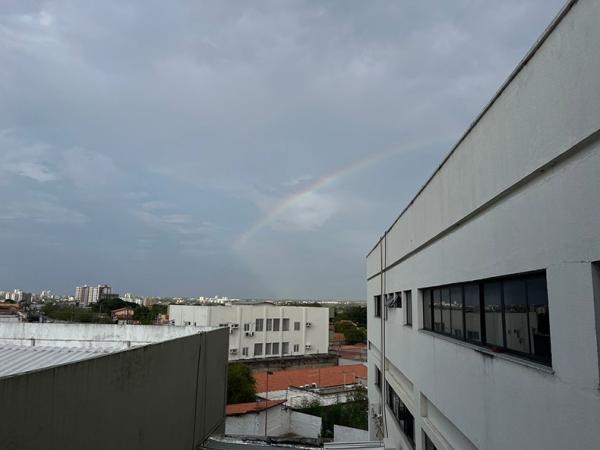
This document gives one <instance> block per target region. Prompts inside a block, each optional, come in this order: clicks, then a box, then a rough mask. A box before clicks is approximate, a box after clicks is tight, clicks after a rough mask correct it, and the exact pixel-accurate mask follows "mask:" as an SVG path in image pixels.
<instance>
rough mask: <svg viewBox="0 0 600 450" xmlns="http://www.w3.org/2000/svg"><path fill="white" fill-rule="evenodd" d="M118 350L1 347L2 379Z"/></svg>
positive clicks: (0, 364) (0, 367) (0, 368)
mask: <svg viewBox="0 0 600 450" xmlns="http://www.w3.org/2000/svg"><path fill="white" fill-rule="evenodd" d="M116 350H118V349H106V348H103V349H100V348H91V349H90V348H85V349H84V348H67V347H25V346H21V345H0V377H5V376H7V375H14V374H17V373H22V372H28V371H30V370H36V369H42V368H44V367H51V366H58V365H62V364H67V363H71V362H74V361H80V360H82V359H88V358H93V357H95V356H100V355H102V354H105V353H111V352H113V351H116Z"/></svg>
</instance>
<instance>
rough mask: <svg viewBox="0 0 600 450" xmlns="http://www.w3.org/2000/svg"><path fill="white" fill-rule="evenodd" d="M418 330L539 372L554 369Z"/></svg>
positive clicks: (552, 371)
mask: <svg viewBox="0 0 600 450" xmlns="http://www.w3.org/2000/svg"><path fill="white" fill-rule="evenodd" d="M419 332H421V333H423V334H426V335H428V336H432V337H434V338H437V339H442V340H444V341H447V342H451V343H453V344H456V345H460V346H461V347H466V348H470V349H471V350H474V351H476V352H478V353H481V354H482V355H485V356H487V357H490V358H498V359H501V360H504V361H510V362H513V363H515V364H520V365H522V366H525V367H529V368H530V369H535V370H537V371H539V372H543V373H546V374H548V375H554V369H552V367H550V366H545V365H544V364H540V363H537V362H535V361H530V360H528V359H524V358H519V357H518V356H514V355H512V354H510V353H500V352H495V351H493V350H491V349H489V348H486V347H480V346H478V345H475V344H471V343H469V342H465V341H459V340H457V339H454V338H451V337H449V336H444V335H443V334H439V333H435V332H433V331H429V330H425V329H423V328H421V329H419Z"/></svg>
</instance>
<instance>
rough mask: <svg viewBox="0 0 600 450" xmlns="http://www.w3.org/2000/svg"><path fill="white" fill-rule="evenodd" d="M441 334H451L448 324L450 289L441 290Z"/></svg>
mask: <svg viewBox="0 0 600 450" xmlns="http://www.w3.org/2000/svg"><path fill="white" fill-rule="evenodd" d="M442 332H443V333H446V334H451V333H452V325H451V324H450V288H442Z"/></svg>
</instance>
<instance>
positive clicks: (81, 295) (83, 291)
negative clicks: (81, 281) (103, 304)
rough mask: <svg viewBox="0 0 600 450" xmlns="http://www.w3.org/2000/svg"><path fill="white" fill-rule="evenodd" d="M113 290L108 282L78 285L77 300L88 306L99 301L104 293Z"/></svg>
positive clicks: (76, 290)
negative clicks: (96, 284)
mask: <svg viewBox="0 0 600 450" xmlns="http://www.w3.org/2000/svg"><path fill="white" fill-rule="evenodd" d="M111 292H112V288H111V287H110V286H108V285H107V284H99V285H98V286H88V285H87V284H86V285H84V286H77V287H76V288H75V301H77V302H79V304H80V305H82V306H88V305H90V304H92V303H97V302H98V300H100V299H101V298H102V296H104V295H108V294H110V293H111Z"/></svg>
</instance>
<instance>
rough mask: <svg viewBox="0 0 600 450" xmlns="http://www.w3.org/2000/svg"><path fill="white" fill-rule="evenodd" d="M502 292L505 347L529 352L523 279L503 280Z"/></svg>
mask: <svg viewBox="0 0 600 450" xmlns="http://www.w3.org/2000/svg"><path fill="white" fill-rule="evenodd" d="M502 292H503V295H504V323H505V325H506V347H507V348H509V349H511V350H514V351H517V352H521V353H529V333H528V329H529V327H528V326H527V320H528V319H527V289H526V281H525V279H523V278H521V279H515V280H507V281H505V282H503V283H502Z"/></svg>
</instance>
